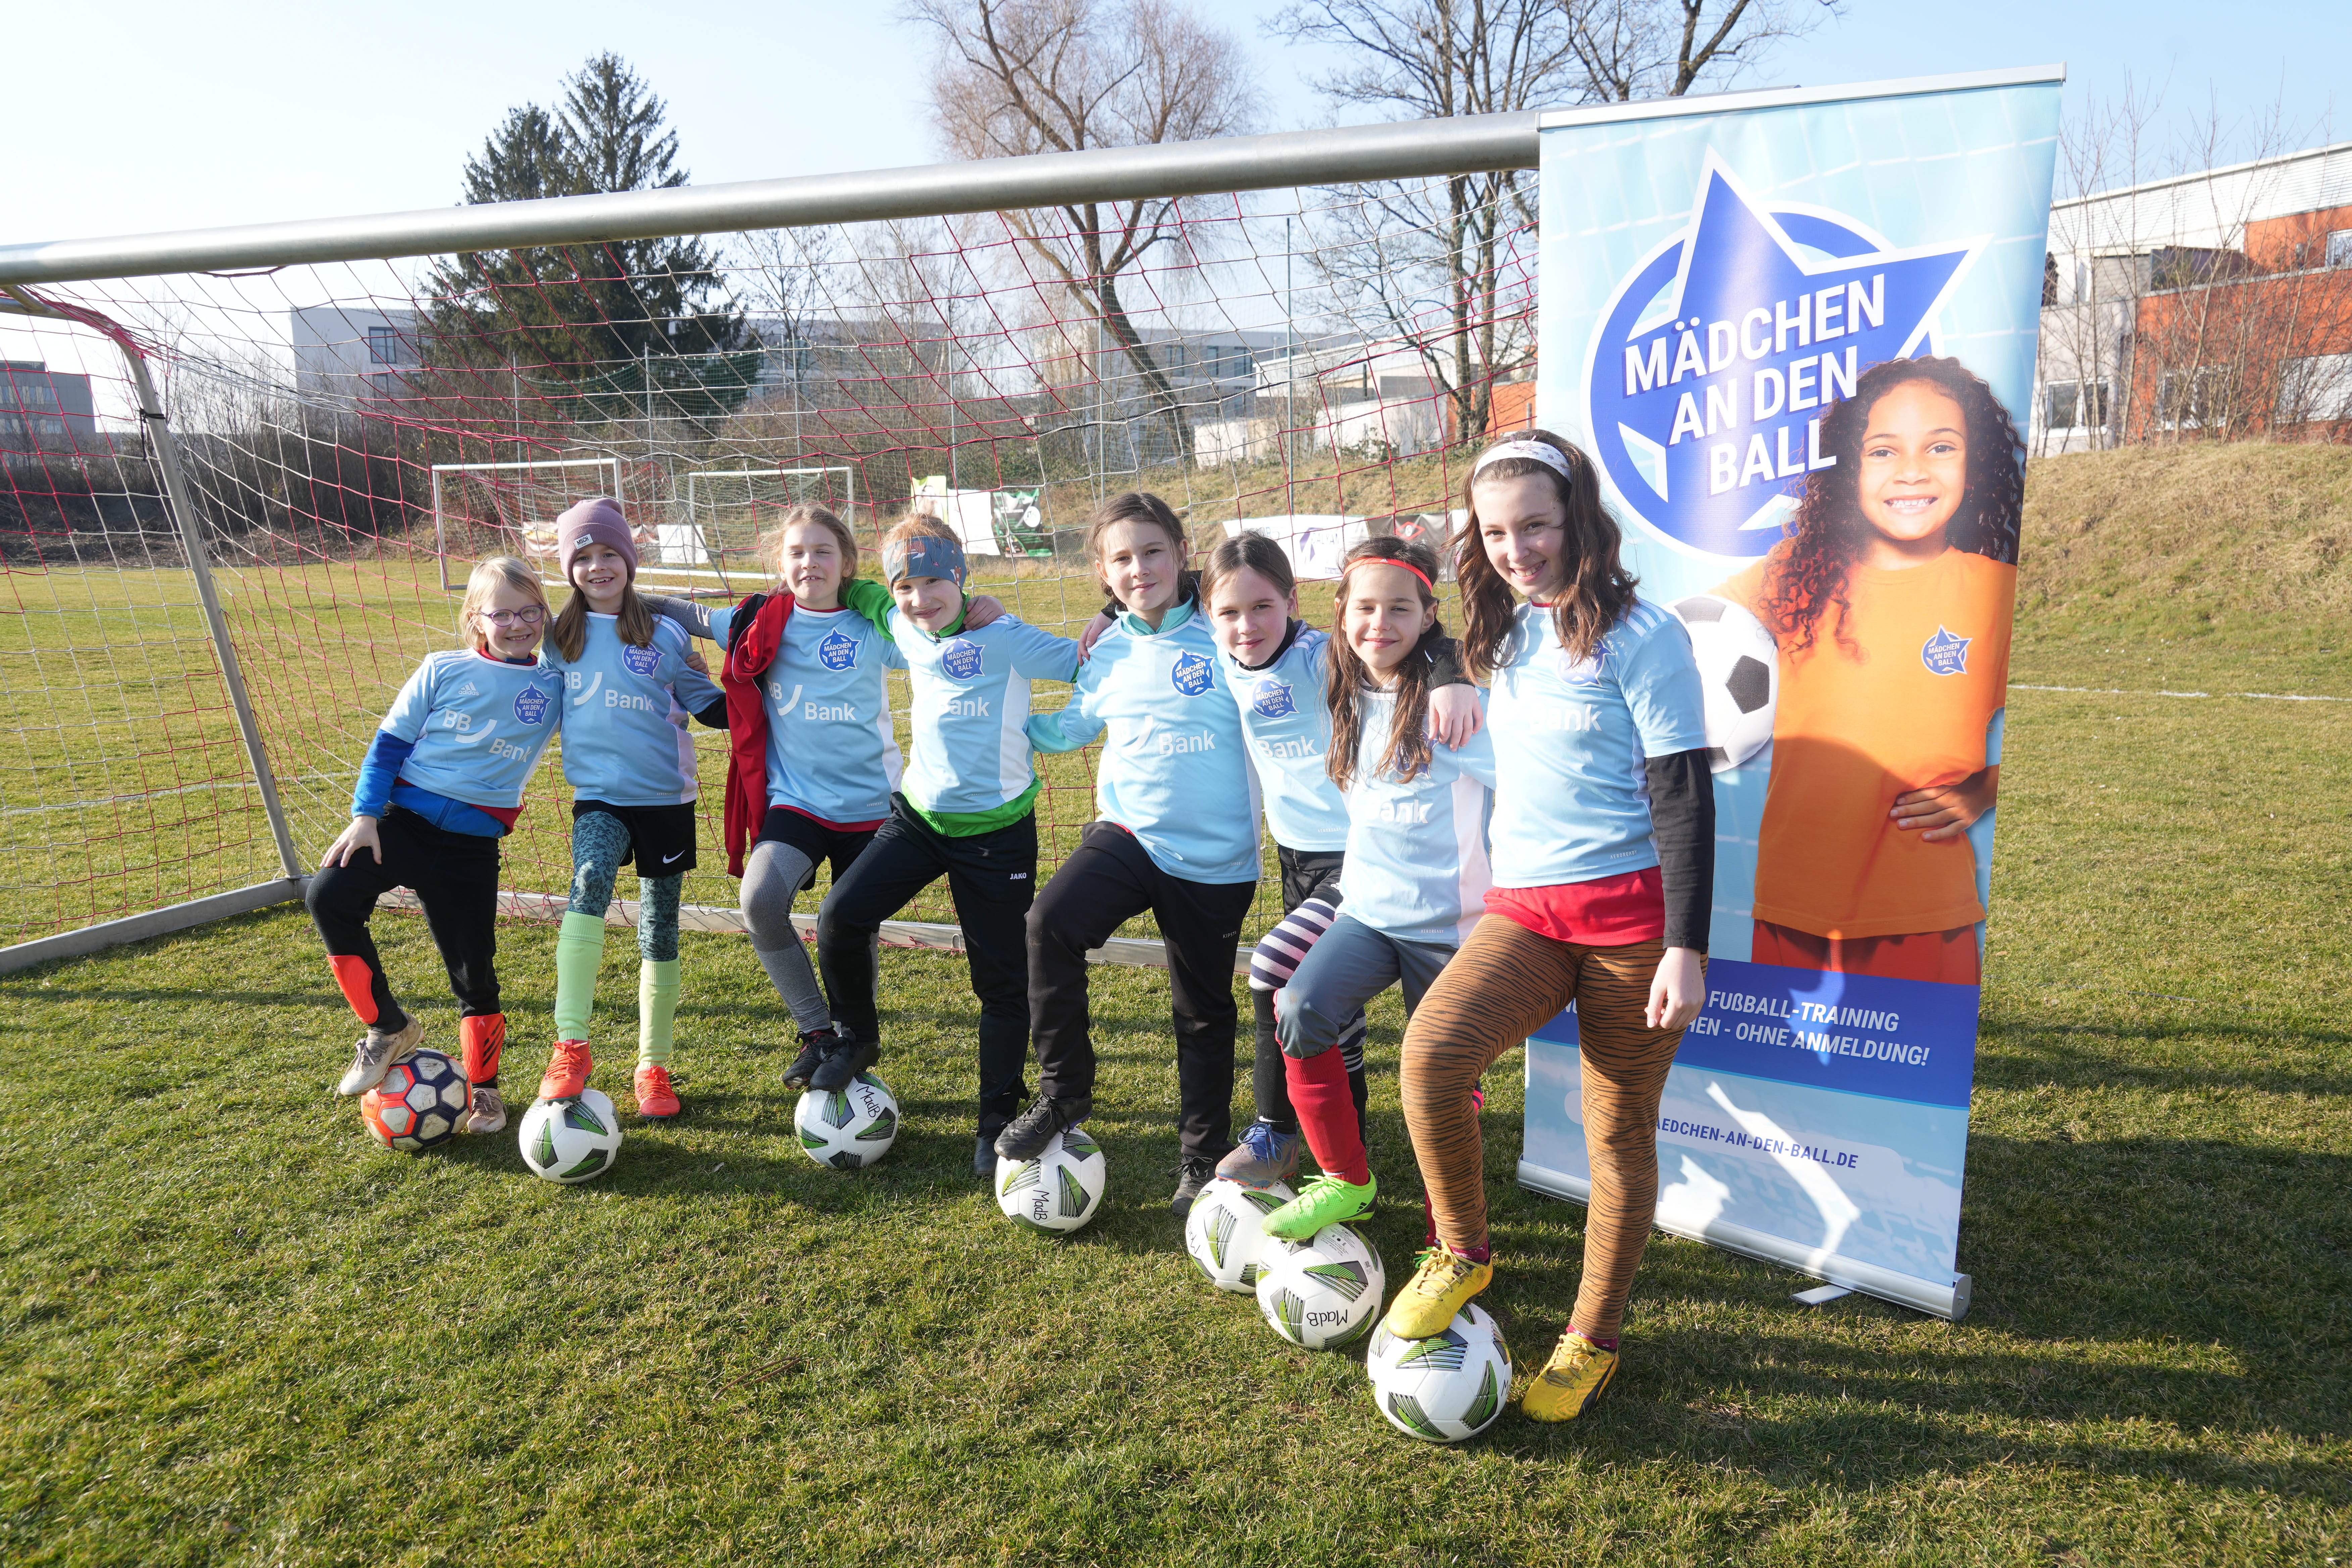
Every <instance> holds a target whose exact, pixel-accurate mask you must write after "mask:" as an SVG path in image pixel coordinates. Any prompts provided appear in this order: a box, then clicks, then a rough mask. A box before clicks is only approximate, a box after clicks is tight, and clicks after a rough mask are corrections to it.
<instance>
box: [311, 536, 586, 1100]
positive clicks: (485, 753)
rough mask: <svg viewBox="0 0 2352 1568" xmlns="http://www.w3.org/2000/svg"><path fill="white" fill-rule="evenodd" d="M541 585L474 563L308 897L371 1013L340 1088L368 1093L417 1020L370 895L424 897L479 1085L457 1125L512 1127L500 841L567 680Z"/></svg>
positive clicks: (339, 970) (362, 1012) (406, 1048)
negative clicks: (547, 641)
mask: <svg viewBox="0 0 2352 1568" xmlns="http://www.w3.org/2000/svg"><path fill="white" fill-rule="evenodd" d="M546 620H547V595H545V594H544V593H543V592H541V589H540V585H539V574H538V573H537V572H536V571H534V570H533V569H532V568H531V567H530V564H529V563H526V562H522V561H518V560H516V559H515V558H514V557H513V556H511V555H501V556H498V557H496V558H495V559H492V560H488V561H485V562H483V563H481V564H480V565H478V566H477V567H475V568H474V574H473V576H472V577H471V578H470V579H468V580H467V584H466V597H465V600H464V602H463V603H462V604H461V605H460V606H459V608H458V611H457V624H458V627H459V629H460V631H461V633H462V634H463V635H464V637H466V639H467V642H468V643H469V644H470V645H471V646H470V647H465V648H452V649H448V650H446V651H444V652H440V653H432V654H427V655H425V662H424V663H423V664H420V665H418V666H417V667H416V673H415V674H414V675H412V676H410V677H409V678H408V682H407V684H406V685H404V686H403V687H402V688H401V689H400V695H399V696H398V697H396V698H394V700H393V703H392V710H391V711H390V712H388V713H386V714H385V715H384V719H383V726H382V727H381V728H380V729H378V730H377V731H376V732H375V740H374V742H373V743H372V744H371V745H370V746H369V747H368V753H367V758H366V760H365V761H364V762H362V763H361V764H360V776H359V783H358V784H357V785H356V786H355V787H354V788H353V789H352V820H351V825H350V826H347V827H345V828H344V829H343V831H342V832H341V834H340V835H339V836H338V837H336V839H335V841H334V843H333V844H331V845H330V846H329V847H328V849H327V853H326V855H325V857H324V858H323V859H321V861H320V868H319V871H318V873H317V874H316V875H315V876H313V877H312V878H311V879H310V890H309V892H308V893H307V894H306V895H305V898H304V901H305V902H306V903H307V904H308V905H309V906H310V919H311V921H313V923H315V924H316V925H317V926H318V928H319V935H320V938H321V939H322V940H323V941H324V942H326V944H327V963H328V966H329V967H330V968H331V969H332V970H333V971H334V974H335V983H336V984H337V985H339V986H340V987H341V989H342V993H343V997H344V999H345V1000H346V1001H348V1002H350V1003H351V1005H352V1012H354V1013H356V1014H358V1015H359V1019H360V1022H361V1023H362V1024H364V1025H366V1026H367V1033H366V1034H365V1035H363V1036H362V1037H361V1038H360V1042H359V1046H358V1047H357V1049H356V1051H355V1052H354V1054H353V1056H352V1065H351V1068H350V1070H348V1071H347V1072H345V1073H344V1074H343V1077H342V1081H341V1082H340V1083H338V1084H337V1085H336V1086H335V1089H336V1092H337V1093H339V1094H365V1093H366V1092H367V1091H368V1090H369V1089H373V1088H374V1087H375V1086H376V1084H377V1083H378V1082H379V1081H381V1080H382V1079H383V1075H384V1073H385V1071H386V1070H387V1069H389V1068H391V1067H392V1065H393V1064H394V1063H395V1062H401V1061H405V1060H407V1059H408V1058H410V1057H411V1056H414V1055H415V1052H416V1046H417V1042H418V1041H419V1040H420V1039H421V1038H423V1037H424V1033H425V1025H424V1021H423V1020H422V1019H420V1018H418V1017H416V1016H415V1015H414V1014H412V1013H409V1012H408V1011H407V1010H405V1009H404V1008H403V1007H402V1006H401V1005H400V1004H399V1002H398V1001H397V1000H395V999H394V996H393V994H392V984H391V982H390V981H389V980H388V979H387V978H386V977H385V975H384V972H383V960H382V959H381V958H380V957H378V956H377V953H376V949H375V942H374V939H373V938H372V937H371V936H370V935H369V934H368V921H369V919H370V917H371V916H373V914H374V912H375V902H376V900H377V899H378V898H380V897H382V896H383V894H384V893H387V892H389V891H391V890H392V889H394V888H407V889H411V890H412V891H414V892H415V894H416V899H417V902H419V903H420V904H422V905H424V907H425V921H426V923H427V924H428V925H429V926H430V927H431V929H432V932H433V942H434V945H435V946H436V947H437V948H439V949H440V950H441V962H442V963H444V964H445V965H446V967H447V969H448V971H449V988H450V989H451V990H452V991H454V992H455V993H456V994H457V1007H458V1021H457V1034H458V1038H459V1040H460V1041H461V1042H462V1048H463V1051H464V1055H465V1063H466V1079H467V1082H468V1083H470V1084H471V1085H472V1086H473V1102H472V1104H471V1106H470V1107H469V1108H468V1110H467V1119H466V1131H468V1132H496V1131H499V1129H500V1128H502V1127H504V1126H505V1125H506V1124H507V1113H506V1105H505V1102H504V1101H503V1100H501V1099H500V1097H499V1054H500V1052H501V1051H502V1050H503V1048H504V1047H505V1045H506V1037H507V1020H506V1014H505V1013H504V1011H503V1010H501V1008H500V1005H499V975H498V968H497V963H496V960H497V957H498V897H499V839H500V838H502V837H505V836H506V835H507V833H508V832H509V830H510V829H511V828H512V827H513V826H514V823H515V818H516V817H517V816H520V815H521V813H522V792H523V786H524V785H525V784H529V783H530V775H531V772H532V770H533V769H535V768H537V767H538V766H539V759H540V757H541V754H542V753H543V752H545V751H546V750H547V742H549V741H550V740H551V738H553V736H554V734H555V731H556V727H557V726H558V725H559V724H560V723H561V722H562V684H561V678H560V677H558V676H557V675H556V674H555V672H554V671H552V670H551V669H548V668H545V667H544V666H542V665H541V663H540V661H539V639H540V637H541V634H542V632H543V631H544V629H545V625H546Z"/></svg>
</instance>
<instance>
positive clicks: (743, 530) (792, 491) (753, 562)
mask: <svg viewBox="0 0 2352 1568" xmlns="http://www.w3.org/2000/svg"><path fill="white" fill-rule="evenodd" d="M684 502H685V505H684V515H683V516H682V518H681V519H680V521H677V522H666V523H662V524H660V525H659V529H658V531H659V534H660V540H659V543H660V548H661V559H662V563H663V564H664V566H666V567H672V566H675V567H687V568H691V567H695V566H708V567H709V568H710V569H711V571H712V572H713V573H714V574H716V575H717V576H718V577H719V579H720V582H721V584H722V585H723V586H729V587H731V586H732V583H731V581H730V574H733V575H736V576H740V575H742V574H746V573H750V574H753V575H755V576H756V575H758V574H760V572H761V567H760V564H759V559H760V552H761V541H762V540H763V539H765V538H766V537H767V535H768V534H769V532H770V531H772V530H773V529H774V528H775V526H776V524H777V522H778V521H780V520H781V519H782V516H783V514H784V511H785V510H786V509H787V508H790V507H794V506H800V505H804V504H814V505H817V506H823V507H827V508H830V509H831V510H833V511H834V512H835V513H836V514H838V515H839V516H840V517H841V518H842V520H843V521H845V522H847V523H848V524H849V525H850V526H851V527H852V528H856V526H857V470H856V468H851V467H849V466H848V465H846V464H839V465H824V466H820V467H816V468H701V469H696V470H694V471H693V472H690V473H688V475H687V476H686V494H685V498H684Z"/></svg>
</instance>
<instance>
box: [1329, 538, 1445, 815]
mask: <svg viewBox="0 0 2352 1568" xmlns="http://www.w3.org/2000/svg"><path fill="white" fill-rule="evenodd" d="M1359 561H1394V562H1396V563H1399V564H1401V565H1405V566H1410V567H1412V569H1413V570H1414V571H1415V572H1418V573H1420V574H1422V576H1423V578H1425V579H1427V581H1424V582H1423V583H1422V584H1420V587H1421V604H1422V608H1423V609H1427V608H1429V607H1430V606H1431V605H1434V604H1436V603H1437V595H1435V594H1433V593H1432V592H1431V591H1430V587H1429V584H1431V583H1433V582H1435V581H1436V580H1437V552H1436V551H1434V550H1432V549H1431V548H1430V547H1429V546H1428V545H1426V544H1423V542H1421V541H1420V540H1418V539H1397V538H1393V537H1389V536H1382V537H1380V538H1376V539H1367V540H1365V541H1364V542H1362V543H1360V544H1358V545H1354V546H1352V547H1351V548H1350V549H1349V552H1348V557H1347V561H1346V563H1345V564H1343V565H1342V566H1341V567H1340V568H1339V593H1338V594H1337V595H1334V596H1333V599H1332V610H1333V630H1332V635H1331V654H1330V658H1328V660H1327V661H1326V669H1325V673H1324V677H1323V697H1324V700H1325V701H1326V702H1327V703H1328V705H1329V707H1330V710H1331V750H1330V751H1329V752H1328V753H1327V754H1326V755H1325V757H1324V759H1323V771H1324V772H1325V773H1328V774H1330V775H1331V782H1332V783H1333V784H1338V785H1339V787H1340V788H1341V789H1346V788H1347V787H1348V785H1349V783H1350V782H1351V781H1352V780H1353V779H1354V778H1355V776H1356V748H1357V747H1358V746H1360V744H1362V742H1363V724H1364V717H1363V712H1362V709H1361V704H1360V697H1361V696H1362V694H1363V693H1365V692H1367V691H1379V690H1381V689H1382V688H1381V684H1380V682H1379V681H1378V680H1377V679H1374V678H1373V675H1372V669H1371V667H1370V665H1368V664H1366V663H1365V662H1364V661H1363V659H1362V658H1360V657H1359V656H1358V654H1357V652H1356V650H1355V649H1354V648H1352V647H1349V646H1348V567H1349V566H1352V565H1354V564H1355V563H1357V562H1359ZM1444 636H1445V623H1444V621H1442V620H1440V621H1437V622H1434V623H1433V624H1432V625H1431V626H1430V628H1429V629H1428V630H1427V631H1425V632H1423V634H1422V636H1421V640H1420V641H1419V642H1418V643H1415V644H1414V645H1413V649H1412V652H1411V653H1409V654H1407V655H1405V659H1404V662H1403V663H1402V664H1401V665H1399V666H1397V668H1396V677H1397V683H1396V688H1395V689H1396V710H1395V712H1394V713H1393V714H1392V715H1391V718H1390V720H1389V745H1388V751H1387V752H1385V753H1384V754H1383V755H1382V756H1381V763H1380V771H1381V773H1389V774H1391V775H1393V776H1394V777H1396V778H1400V779H1409V778H1411V777H1412V776H1413V774H1415V773H1420V772H1422V771H1423V769H1425V768H1427V767H1428V766H1429V732H1428V731H1429V678H1430V672H1431V665H1430V662H1429V647H1430V644H1431V643H1432V642H1433V641H1436V640H1438V639H1440V638H1442V637H1444Z"/></svg>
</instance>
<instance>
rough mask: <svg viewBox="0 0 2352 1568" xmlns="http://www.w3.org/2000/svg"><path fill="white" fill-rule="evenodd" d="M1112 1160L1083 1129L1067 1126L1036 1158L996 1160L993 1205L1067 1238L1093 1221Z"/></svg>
mask: <svg viewBox="0 0 2352 1568" xmlns="http://www.w3.org/2000/svg"><path fill="white" fill-rule="evenodd" d="M1109 1184H1110V1162H1109V1161H1108V1160H1107V1159H1105V1158H1104V1157H1103V1152H1102V1145H1101V1144H1099V1143H1097V1142H1095V1141H1094V1139H1093V1138H1091V1137H1089V1136H1088V1135H1087V1130H1086V1129H1085V1128H1083V1127H1065V1128H1063V1129H1062V1131H1059V1132H1056V1133H1055V1134H1054V1141H1053V1142H1050V1143H1048V1144H1046V1145H1045V1152H1044V1153H1042V1154H1040V1155H1038V1156H1037V1157H1036V1158H1035V1159H1034V1160H1002V1159H1000V1160H999V1161H997V1162H996V1206H997V1207H998V1208H1001V1209H1003V1211H1004V1214H1005V1217H1006V1218H1008V1219H1011V1220H1013V1221H1015V1222H1016V1223H1018V1224H1021V1225H1025V1226H1029V1227H1030V1228H1031V1229H1032V1230H1042V1231H1047V1232H1050V1233H1053V1234H1056V1235H1067V1234H1068V1233H1069V1232H1071V1231H1074V1230H1076V1229H1077V1228H1078V1227H1079V1226H1082V1225H1084V1224H1086V1223H1087V1221H1088V1220H1090V1219H1092V1218H1094V1217H1095V1210H1096V1209H1097V1208H1099V1207H1101V1206H1102V1198H1103V1189H1104V1188H1105V1187H1107V1186H1108V1185H1109Z"/></svg>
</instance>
